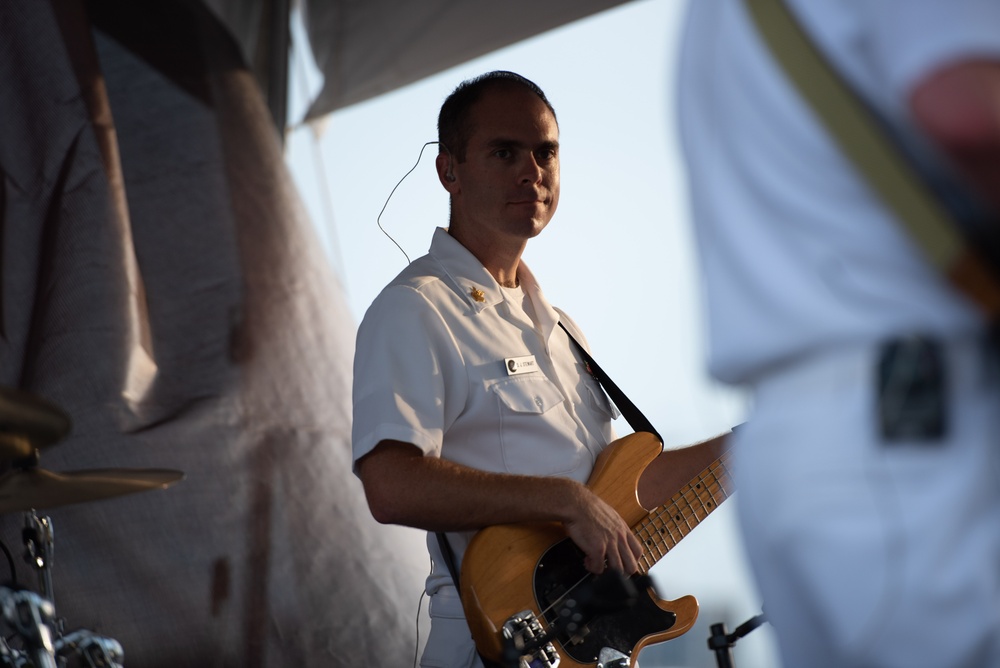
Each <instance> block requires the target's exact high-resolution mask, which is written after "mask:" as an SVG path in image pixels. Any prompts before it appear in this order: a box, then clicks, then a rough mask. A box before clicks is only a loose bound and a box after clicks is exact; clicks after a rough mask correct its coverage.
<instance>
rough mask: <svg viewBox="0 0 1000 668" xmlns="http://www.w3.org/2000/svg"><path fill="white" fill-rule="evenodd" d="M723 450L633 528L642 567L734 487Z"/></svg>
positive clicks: (672, 544)
mask: <svg viewBox="0 0 1000 668" xmlns="http://www.w3.org/2000/svg"><path fill="white" fill-rule="evenodd" d="M729 459H730V454H729V453H725V454H724V455H723V456H722V457H721V458H719V459H718V460H716V461H715V462H714V463H713V464H712V465H711V466H709V467H708V468H707V469H705V470H704V471H702V472H701V473H700V474H699V475H698V477H697V478H695V479H694V480H693V481H691V482H690V483H688V484H687V485H685V486H684V487H682V488H681V489H680V491H678V492H677V494H675V495H674V496H673V498H671V499H670V501H668V502H667V503H665V504H664V505H662V506H660V507H659V508H656V509H654V510H653V511H651V512H650V513H649V515H647V516H646V517H645V518H644V519H643V520H642V521H640V522H639V523H638V524H636V526H635V527H633V532H634V533H635V534H636V537H637V538H638V539H639V540H640V541H641V542H642V544H643V546H644V548H643V555H642V558H641V560H640V561H641V562H642V564H641V565H642V566H644V567H645V568H646V569H647V570H648V569H649V568H652V566H653V564H655V563H656V562H657V561H659V560H660V559H661V558H662V557H664V556H665V555H666V554H667V552H669V551H670V550H671V549H673V548H674V547H676V546H677V544H678V543H679V542H680V541H681V539H683V538H684V537H685V536H687V535H688V534H689V533H691V532H692V531H693V530H694V528H695V527H696V526H698V525H699V524H700V523H701V521H702V520H704V519H705V518H706V517H708V516H709V515H710V514H711V513H712V511H713V510H715V509H716V508H718V507H719V504H720V503H722V502H723V501H725V500H726V499H728V498H729V496H730V495H731V494H732V492H733V491H734V490H735V485H734V483H733V477H732V474H731V472H730V468H729Z"/></svg>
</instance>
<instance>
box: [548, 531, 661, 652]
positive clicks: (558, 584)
mask: <svg viewBox="0 0 1000 668" xmlns="http://www.w3.org/2000/svg"><path fill="white" fill-rule="evenodd" d="M628 582H629V581H625V580H624V578H621V577H617V576H613V575H602V576H593V575H591V574H590V573H588V572H587V570H586V569H585V568H584V567H583V553H582V552H581V551H580V550H579V548H577V547H576V545H574V544H573V542H572V541H571V540H569V539H566V540H563V541H560V542H559V543H556V544H555V545H553V546H552V547H550V548H549V549H548V550H547V551H546V552H545V554H543V555H542V558H541V559H539V561H538V565H537V566H536V567H535V573H534V578H533V584H534V594H535V601H536V603H537V604H538V609H539V610H541V611H543V612H544V616H545V619H546V621H547V622H548V625H549V628H559V629H560V633H559V634H558V635H557V637H556V641H557V643H558V644H559V645H560V646H561V648H562V651H563V653H564V654H565V655H566V656H568V657H569V658H571V659H573V660H574V661H576V662H577V663H595V662H596V661H597V659H598V655H599V653H600V651H601V649H602V648H604V647H610V648H612V649H615V650H618V651H619V652H621V653H623V654H627V655H629V656H631V655H632V650H633V649H634V648H635V646H636V644H637V643H638V642H639V641H640V640H642V639H643V638H644V637H646V636H647V635H650V634H652V633H661V632H663V631H666V630H667V629H669V628H670V627H672V626H673V625H674V624H675V623H676V621H677V615H676V614H674V613H673V612H670V611H667V610H663V609H662V608H660V607H659V606H657V605H656V603H655V602H654V600H653V597H652V595H651V594H650V592H648V591H647V587H648V586H649V583H648V578H645V577H636V576H633V578H632V579H631V580H630V582H631V583H632V584H633V585H634V589H633V590H632V594H633V595H634V594H635V589H637V590H638V595H634V596H633V597H631V598H630V597H629V596H628V594H627V592H628V589H629V583H628ZM578 583H579V584H578ZM560 601H561V602H560ZM568 601H572V602H573V603H572V605H569V606H568V605H566V603H567V602H568ZM574 614H578V615H579V617H580V619H579V622H578V623H579V624H580V625H582V626H583V627H585V629H586V633H582V634H580V633H576V634H575V636H576V637H575V638H574V634H573V633H571V632H569V631H567V630H565V628H566V626H567V622H568V623H569V625H570V626H571V627H572V624H573V621H572V618H573V615H574ZM581 636H582V639H581Z"/></svg>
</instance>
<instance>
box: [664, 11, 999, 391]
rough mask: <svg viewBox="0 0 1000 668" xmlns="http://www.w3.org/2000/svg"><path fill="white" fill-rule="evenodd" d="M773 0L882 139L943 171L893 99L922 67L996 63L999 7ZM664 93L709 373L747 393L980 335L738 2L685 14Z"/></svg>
mask: <svg viewBox="0 0 1000 668" xmlns="http://www.w3.org/2000/svg"><path fill="white" fill-rule="evenodd" d="M787 3H788V5H789V7H790V9H791V10H793V12H795V14H796V16H797V18H799V19H800V21H801V22H802V24H803V26H804V27H805V28H806V30H807V32H809V33H810V35H811V36H812V37H813V39H814V40H815V41H816V43H817V45H818V46H819V47H820V49H821V50H822V52H823V53H824V55H825V56H826V57H827V58H828V59H829V60H830V61H831V63H832V64H833V65H834V67H835V68H836V69H837V70H838V71H839V72H840V73H841V74H842V75H843V76H844V77H845V78H846V79H847V81H848V82H849V83H850V84H851V86H852V87H853V88H854V89H855V90H856V91H858V92H859V94H861V95H862V96H863V98H864V99H865V100H866V102H867V103H868V104H869V105H871V107H872V108H873V109H875V110H877V112H878V113H879V115H880V117H881V118H882V119H883V120H884V121H885V123H886V125H887V127H889V128H891V129H892V132H893V135H894V137H895V138H896V139H897V140H899V141H900V142H901V143H902V144H903V145H904V146H906V147H907V149H908V150H909V151H911V152H912V153H913V154H915V155H920V156H921V157H923V158H925V159H926V160H927V161H928V163H929V164H932V165H933V166H934V167H935V168H943V166H942V165H941V163H943V161H942V160H941V159H940V156H937V155H936V154H934V153H933V150H932V148H931V147H930V145H929V144H930V143H929V141H927V139H926V138H925V137H922V136H921V135H920V133H919V132H918V131H917V129H916V128H915V126H914V123H913V122H912V119H910V118H909V116H908V106H907V97H908V95H909V94H910V93H911V92H912V90H913V87H914V85H915V84H916V83H917V82H918V81H920V80H921V79H922V78H923V77H925V76H927V75H928V74H929V73H930V72H931V71H933V70H934V68H936V67H941V66H943V65H945V64H948V63H950V62H953V61H954V60H957V59H960V58H974V57H979V56H989V57H994V58H995V57H997V56H998V55H1000V3H998V2H996V0H954V1H952V0H949V1H948V2H941V1H940V0H858V1H855V2H843V1H842V0H787ZM678 96H679V100H680V101H679V111H680V121H681V128H680V129H681V133H680V135H681V140H682V143H683V146H684V152H685V158H686V160H687V166H688V172H689V176H690V179H689V182H690V184H691V204H692V213H693V218H694V221H695V225H694V227H695V232H696V238H697V241H698V245H699V250H700V262H701V269H702V272H703V275H704V279H705V287H706V297H707V299H706V303H707V313H708V320H709V322H708V325H709V332H710V334H709V337H710V340H709V349H710V353H709V355H710V359H709V365H710V370H711V372H712V373H713V375H715V376H716V377H717V378H719V379H721V380H724V381H728V382H736V383H750V384H752V383H753V382H754V381H755V379H757V378H759V377H760V376H761V375H762V374H766V373H768V371H769V369H772V368H775V367H778V366H780V365H782V364H783V363H785V362H786V361H788V360H790V359H793V358H796V357H797V356H802V355H808V354H811V353H812V352H814V351H816V350H822V349H826V348H830V347H836V346H840V345H848V344H852V343H858V342H869V341H876V340H879V339H883V338H887V337H891V336H898V335H901V334H906V333H912V332H922V333H927V334H937V335H941V336H945V337H947V336H961V335H964V334H967V333H969V332H971V331H976V330H977V329H978V328H979V327H981V324H982V323H981V319H980V318H979V317H978V314H977V313H976V311H975V309H974V307H973V306H972V305H971V304H970V303H968V302H967V300H965V298H964V296H962V295H960V294H959V293H958V292H957V291H956V290H955V289H954V288H952V287H951V285H950V284H948V283H947V281H945V280H944V279H942V278H941V277H940V276H939V275H938V274H937V272H936V271H935V270H934V269H932V268H931V267H930V265H929V263H927V262H926V261H925V260H924V258H923V257H922V254H921V251H919V250H918V249H917V248H916V247H915V245H914V243H913V241H912V240H911V239H910V238H909V236H908V235H907V233H906V232H905V231H903V229H902V228H901V226H900V225H899V224H898V223H897V222H896V221H895V220H894V219H893V217H892V215H891V214H890V212H889V211H888V210H887V209H886V208H885V207H884V206H883V205H882V204H881V202H880V201H879V199H878V197H877V196H876V195H875V194H874V193H873V192H872V191H871V189H870V188H869V187H868V184H867V183H866V182H865V181H864V180H863V178H861V177H860V176H859V175H858V174H857V173H856V172H855V171H854V169H852V167H851V165H850V164H849V163H848V162H847V161H846V159H845V158H844V157H843V156H842V154H841V152H840V149H839V147H838V146H837V145H836V144H835V143H834V142H833V141H832V140H831V139H830V138H829V137H828V136H827V134H826V132H825V130H824V129H823V128H822V126H821V125H820V124H819V122H818V121H817V120H816V118H815V116H814V114H813V113H812V112H811V109H809V107H808V105H807V104H806V103H805V102H804V101H803V100H802V99H801V96H800V95H799V93H798V91H797V90H796V89H795V88H794V87H793V86H792V85H791V84H790V83H789V82H788V81H787V79H786V77H785V75H784V73H783V72H782V71H781V70H780V69H779V68H778V66H777V65H776V63H775V61H774V58H773V57H772V56H771V54H770V52H769V51H768V50H767V47H766V45H765V44H764V43H763V41H762V39H761V38H760V36H759V35H758V34H757V33H756V30H755V28H754V27H753V24H752V22H751V20H750V18H749V16H748V14H747V11H746V7H745V3H744V2H742V1H741V0H712V1H711V2H695V3H691V6H690V9H689V16H688V22H687V26H686V30H685V38H684V44H683V48H682V56H681V68H680V77H679V88H678Z"/></svg>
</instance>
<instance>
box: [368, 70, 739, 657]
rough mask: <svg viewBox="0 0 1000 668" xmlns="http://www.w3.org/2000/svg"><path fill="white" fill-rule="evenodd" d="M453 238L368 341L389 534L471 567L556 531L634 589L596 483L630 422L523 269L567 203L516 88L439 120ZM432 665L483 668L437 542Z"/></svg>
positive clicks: (410, 280) (545, 116)
mask: <svg viewBox="0 0 1000 668" xmlns="http://www.w3.org/2000/svg"><path fill="white" fill-rule="evenodd" d="M438 131H439V139H440V143H441V145H442V148H441V152H440V154H439V155H438V158H437V163H436V164H437V171H438V176H439V179H440V182H441V185H442V186H443V187H444V188H445V190H446V191H447V192H448V193H449V194H450V197H451V219H450V222H449V227H448V228H447V230H445V229H438V230H437V231H436V232H435V233H434V238H433V242H432V245H431V249H430V252H429V254H428V255H426V256H424V257H422V258H419V259H418V260H416V261H415V262H413V263H412V264H411V265H410V266H409V267H407V268H406V269H405V270H404V271H403V272H402V273H401V274H400V275H399V276H397V277H396V278H395V279H394V280H393V281H392V282H391V283H390V284H389V285H388V286H387V287H386V288H385V290H383V292H382V293H381V294H380V295H379V296H378V298H377V299H376V300H375V302H374V303H373V304H372V306H371V308H370V309H369V311H368V313H367V314H366V315H365V318H364V321H363V322H362V324H361V327H360V330H359V332H358V347H357V353H356V357H355V373H354V376H355V385H354V437H353V447H354V457H355V462H356V464H355V468H356V471H357V473H358V476H359V477H360V478H361V480H362V482H363V484H364V487H365V493H366V495H367V498H368V503H369V506H370V507H371V510H372V513H373V515H374V516H375V518H376V519H377V520H379V521H380V522H385V523H394V524H404V525H408V526H414V527H418V528H422V529H426V530H428V531H446V532H451V533H449V539H450V543H451V545H452V547H453V549H454V551H455V553H456V558H457V560H458V562H459V563H460V562H461V556H462V554H463V552H464V549H465V546H466V545H467V544H468V540H469V538H470V537H471V535H472V533H473V532H474V531H475V530H477V529H480V528H482V527H485V526H489V525H493V524H506V523H512V522H526V521H558V522H561V523H563V525H564V526H565V528H566V530H567V532H568V534H569V536H570V537H571V538H572V539H573V541H574V542H575V543H576V544H577V545H578V546H579V547H580V548H581V549H582V550H583V552H584V553H585V555H586V559H585V565H586V567H587V569H588V570H590V571H592V572H595V573H600V572H602V571H603V570H604V569H605V567H607V568H611V569H615V570H617V571H622V572H624V573H634V572H635V571H636V570H637V561H636V559H637V557H638V556H639V555H641V546H640V544H639V542H638V540H637V539H636V538H635V536H633V535H632V533H631V531H630V528H629V527H628V526H627V525H626V524H625V522H624V521H623V520H622V518H621V517H620V516H619V515H618V513H617V512H616V511H615V509H614V508H612V507H611V506H609V505H608V504H607V503H605V502H604V501H602V500H601V499H600V498H599V497H597V496H596V495H595V494H593V493H592V492H590V491H589V490H588V489H587V487H586V486H585V485H584V484H583V483H585V482H586V480H587V479H588V477H589V475H590V471H591V468H592V467H593V464H594V461H595V458H596V457H597V455H598V454H600V452H601V451H602V450H603V449H604V447H605V446H607V445H608V443H609V442H610V441H611V440H612V439H613V438H614V435H613V432H612V429H611V419H612V417H613V413H614V409H613V408H612V406H611V405H610V403H609V402H608V400H607V398H606V396H605V395H604V393H603V392H602V390H601V388H600V387H599V386H598V384H597V383H596V381H595V380H594V379H593V378H592V377H591V376H590V374H589V373H587V371H586V368H585V365H584V364H583V363H582V360H581V358H580V357H579V355H578V353H577V352H576V351H575V350H574V349H573V347H572V344H571V343H570V341H569V339H568V337H567V336H566V334H565V333H564V332H563V330H562V329H561V328H560V327H559V326H558V323H559V322H560V321H561V322H562V323H563V324H564V325H565V326H566V327H567V328H569V329H570V330H571V331H573V333H574V337H576V338H577V340H580V341H581V342H582V341H583V339H582V336H581V335H580V332H579V331H578V330H577V329H576V327H575V325H574V324H573V323H572V322H571V321H570V320H569V319H568V318H567V317H566V316H565V315H564V314H562V313H560V312H558V311H557V310H555V309H554V308H553V307H552V306H550V305H549V303H548V301H547V300H546V299H545V297H544V296H543V295H542V292H541V289H540V288H539V287H538V283H537V282H536V281H535V278H534V276H533V275H532V273H531V272H530V271H529V270H528V268H527V267H526V266H525V265H524V263H523V262H521V254H522V252H523V251H524V249H525V245H526V244H527V242H528V240H529V239H531V238H533V237H534V236H536V235H538V234H539V233H540V232H541V231H542V230H543V229H544V228H545V227H546V225H547V224H548V222H549V220H550V219H551V218H552V215H553V214H554V213H555V210H556V205H557V204H558V202H559V128H558V125H557V123H556V117H555V112H554V111H553V110H552V107H551V105H550V104H549V102H548V100H547V99H546V98H545V95H544V94H543V93H542V91H541V90H540V89H539V88H538V87H537V86H536V85H535V84H533V83H531V82H530V81H528V80H526V79H524V78H522V77H520V76H518V75H516V74H513V73H510V72H493V73H489V74H486V75H483V76H482V77H478V78H476V79H473V80H470V81H468V82H465V83H463V84H462V85H460V86H459V87H458V88H457V89H456V90H455V92H454V93H452V95H451V96H450V97H449V98H448V99H447V100H446V101H445V103H444V105H443V106H442V109H441V114H440V117H439V122H438ZM721 447H722V439H721V438H717V439H713V440H712V441H708V442H706V443H704V444H701V445H700V446H694V447H690V448H683V449H680V450H671V451H667V452H665V453H664V454H663V455H661V456H659V457H657V459H656V460H655V461H654V463H653V464H651V465H650V467H649V468H648V469H647V470H646V472H645V473H644V475H643V476H642V478H641V482H640V490H639V492H640V498H641V499H642V500H643V501H645V502H647V504H654V505H660V504H662V503H664V502H665V501H666V500H667V499H669V498H670V496H672V494H673V493H674V492H675V491H676V490H678V489H679V488H680V487H681V486H682V485H683V484H684V483H686V482H687V481H689V480H690V479H692V478H693V477H694V475H695V474H697V472H698V471H700V470H702V469H703V468H704V467H705V466H707V465H708V464H709V463H711V462H712V461H714V459H716V458H717V457H718V456H719V454H720V449H721ZM428 538H429V540H428V548H429V550H430V552H431V556H432V558H433V563H434V566H433V570H432V573H431V575H430V577H429V578H428V581H427V591H428V593H429V594H430V596H431V608H430V612H431V620H432V626H431V632H430V638H429V640H428V643H427V647H426V649H425V651H424V654H423V658H422V659H421V665H422V666H447V667H449V668H454V667H461V666H474V665H479V660H478V658H477V657H476V652H475V647H474V645H473V643H472V639H471V635H470V633H469V629H468V626H467V624H466V622H465V619H464V616H463V612H462V607H461V603H460V601H459V599H458V594H457V592H456V589H455V587H454V584H453V583H452V579H451V576H450V575H449V573H448V569H447V567H446V565H445V561H444V559H443V558H442V555H441V554H440V552H439V548H438V545H437V542H436V540H435V537H434V536H433V535H429V537H428Z"/></svg>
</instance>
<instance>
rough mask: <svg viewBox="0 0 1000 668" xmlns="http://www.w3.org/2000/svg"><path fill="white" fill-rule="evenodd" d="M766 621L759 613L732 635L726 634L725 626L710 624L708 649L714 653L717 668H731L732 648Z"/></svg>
mask: <svg viewBox="0 0 1000 668" xmlns="http://www.w3.org/2000/svg"><path fill="white" fill-rule="evenodd" d="M766 621H767V617H765V616H764V613H763V612H761V613H760V614H759V615H757V616H756V617H751V618H750V619H748V620H747V621H745V622H743V623H742V624H740V625H739V626H737V627H736V630H735V631H733V632H732V633H728V634H727V633H726V625H725V624H712V626H711V631H712V635H711V636H710V637H709V639H708V648H709V649H710V650H713V651H714V652H715V661H716V663H717V664H718V666H719V668H733V667H734V665H735V664H733V646H734V645H735V644H736V641H737V640H739V639H740V638H742V637H743V636H745V635H746V634H748V633H750V632H751V631H753V630H754V629H755V628H757V627H758V626H760V625H761V624H763V623H764V622H766Z"/></svg>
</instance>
